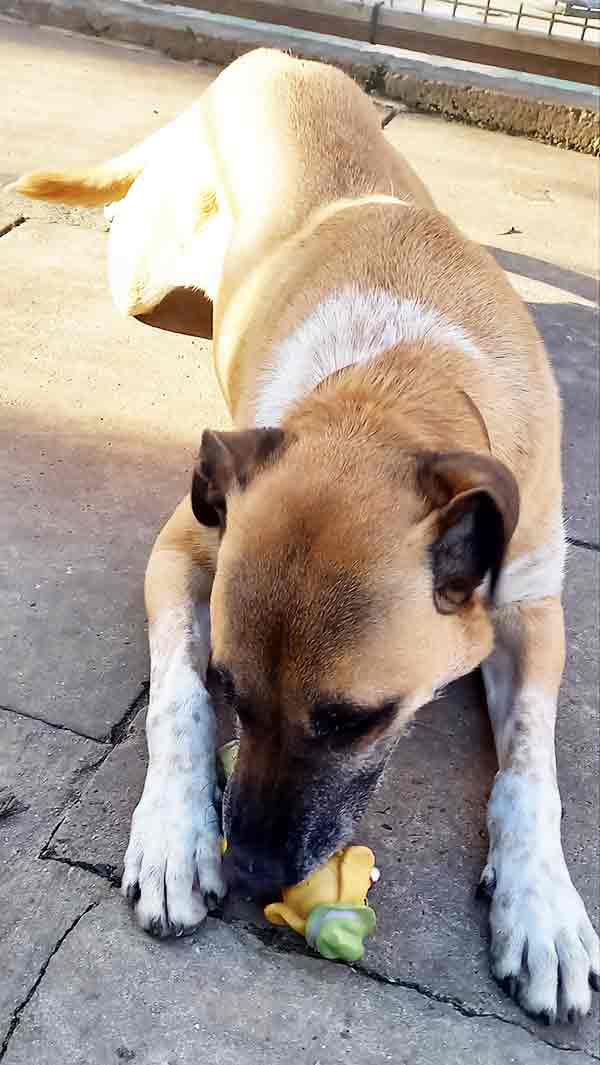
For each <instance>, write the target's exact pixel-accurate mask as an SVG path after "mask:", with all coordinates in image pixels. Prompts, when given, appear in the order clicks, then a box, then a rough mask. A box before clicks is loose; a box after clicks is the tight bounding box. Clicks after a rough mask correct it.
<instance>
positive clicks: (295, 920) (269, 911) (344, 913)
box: [219, 742, 379, 963]
mask: <svg viewBox="0 0 600 1065" xmlns="http://www.w3.org/2000/svg"><path fill="white" fill-rule="evenodd" d="M236 754H237V750H236V745H235V743H233V742H232V743H228V744H225V747H222V748H221V749H220V751H219V761H220V763H221V767H222V769H223V771H224V774H225V776H227V777H229V776H230V775H231V773H232V772H233V768H234V765H235V756H236ZM225 847H226V843H224V848H225ZM378 879H379V870H378V869H377V868H376V866H375V856H374V854H373V851H371V850H370V849H369V848H368V847H354V846H353V847H346V849H345V850H342V851H338V852H337V854H334V855H333V857H332V858H330V859H329V861H328V862H326V863H325V865H323V866H321V868H320V869H317V870H316V871H315V872H314V873H312V874H311V876H309V877H307V879H306V880H303V881H302V882H301V883H300V884H296V885H295V886H294V887H290V888H285V889H284V891H283V900H282V901H281V902H271V903H269V905H268V906H266V907H265V911H264V913H265V917H266V918H267V920H268V921H270V922H271V924H275V925H288V926H289V928H293V929H294V931H295V932H297V933H298V934H299V935H301V936H304V938H305V939H306V942H307V943H308V945H309V946H310V947H312V948H313V950H316V951H318V953H319V954H321V955H322V957H323V958H328V959H330V960H332V961H345V962H349V963H352V962H357V961H360V959H361V958H362V956H363V954H364V949H365V948H364V941H365V939H366V937H367V936H370V935H372V934H373V932H374V931H375V927H376V924H377V918H376V916H375V911H374V910H373V908H372V907H371V906H369V905H368V904H367V895H368V892H369V888H370V887H371V885H372V884H374V883H376V881H377V880H378Z"/></svg>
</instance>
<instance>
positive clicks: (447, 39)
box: [171, 0, 600, 85]
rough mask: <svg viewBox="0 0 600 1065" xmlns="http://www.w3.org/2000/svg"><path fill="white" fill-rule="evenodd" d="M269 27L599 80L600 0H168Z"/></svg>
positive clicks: (593, 82) (578, 79)
mask: <svg viewBox="0 0 600 1065" xmlns="http://www.w3.org/2000/svg"><path fill="white" fill-rule="evenodd" d="M171 2H173V3H178V4H188V5H189V6H192V7H198V8H203V9H204V10H205V11H212V12H215V13H219V14H223V15H234V16H238V17H240V18H249V19H254V20H258V21H259V22H268V23H270V24H271V25H273V26H286V27H290V28H294V29H300V30H305V31H308V32H310V33H320V34H326V35H328V36H336V37H347V38H351V39H353V40H355V41H368V42H369V43H370V44H375V45H381V46H383V47H385V48H388V49H389V48H400V49H404V50H407V51H412V52H425V53H427V54H429V55H435V56H441V57H447V58H449V59H459V60H464V61H466V62H470V63H480V64H484V65H491V66H495V67H505V68H508V69H511V70H519V71H524V72H526V73H530V74H541V75H543V76H544V77H550V78H562V79H564V80H568V81H576V82H580V83H585V84H587V85H598V82H599V80H600V47H599V44H600V21H599V18H598V16H599V15H600V0H498V2H497V3H494V2H493V0H171Z"/></svg>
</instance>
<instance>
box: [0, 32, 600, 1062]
mask: <svg viewBox="0 0 600 1065" xmlns="http://www.w3.org/2000/svg"><path fill="white" fill-rule="evenodd" d="M0 26H1V32H0V42H1V43H0V67H1V69H2V71H3V86H4V92H3V93H2V96H1V97H0V109H1V115H2V119H1V123H0V136H1V137H2V141H3V144H2V152H1V154H0V167H1V168H2V169H1V172H0V181H1V182H3V183H4V182H5V181H8V180H10V179H11V178H13V177H15V176H16V175H17V174H18V173H20V172H21V171H23V170H26V169H28V168H31V167H34V166H40V165H52V164H56V165H57V166H58V165H60V166H63V165H65V164H76V163H84V162H88V161H100V160H103V159H104V158H106V157H108V156H109V155H111V154H113V153H115V152H117V151H119V150H121V149H123V148H125V147H126V146H128V145H130V144H131V143H132V142H133V141H134V140H136V139H137V138H139V137H141V136H142V135H144V134H146V133H147V132H149V131H151V130H153V129H155V128H157V127H158V126H159V125H160V124H162V123H163V122H165V121H167V120H168V119H170V118H171V117H172V116H173V115H175V114H176V113H177V112H178V111H179V110H180V109H182V108H183V107H184V106H186V105H187V104H188V102H189V101H190V100H191V99H192V98H193V97H194V96H196V95H197V94H198V93H199V92H200V91H201V90H202V88H203V87H204V86H205V85H206V84H207V83H208V81H209V80H210V79H211V78H212V77H214V75H215V70H214V69H211V68H208V67H197V66H193V65H185V64H177V63H174V62H172V61H169V60H166V59H160V58H157V57H155V56H152V55H149V54H147V53H143V52H137V51H133V50H131V49H126V48H124V47H119V46H116V45H104V44H102V43H100V42H90V41H88V40H83V39H78V38H73V37H68V36H66V35H63V34H60V33H59V32H56V31H40V30H35V29H28V28H25V27H17V26H14V25H11V24H9V23H3V24H0ZM387 132H388V135H389V136H390V138H391V139H392V140H393V141H394V142H396V143H398V144H399V145H401V146H402V148H403V150H404V151H405V153H406V154H407V156H408V157H409V159H410V160H411V162H412V163H413V164H414V166H415V167H416V169H417V170H418V171H419V173H420V174H421V175H422V176H423V177H424V178H425V180H426V181H427V182H428V183H429V184H430V186H431V188H432V190H433V192H434V195H435V196H436V198H437V200H438V203H439V204H440V206H442V207H445V208H447V209H448V210H449V211H450V212H451V213H452V214H453V216H454V218H455V219H456V220H457V221H458V222H459V223H460V224H461V225H462V226H463V228H464V229H465V230H466V231H467V232H468V234H469V235H470V236H472V237H474V238H476V239H477V240H480V241H482V242H483V243H485V244H487V245H488V246H490V247H491V248H492V249H494V251H495V253H496V254H497V256H498V258H499V260H500V262H501V263H502V265H503V266H504V267H505V268H506V269H507V270H508V271H509V272H510V275H511V278H512V280H513V282H514V284H515V285H516V286H517V288H518V289H519V290H520V291H521V292H522V293H523V295H524V297H525V298H526V299H527V301H528V302H529V304H530V306H531V309H532V311H533V314H534V315H535V318H536V320H537V322H538V325H539V327H540V329H541V331H542V333H543V335H544V337H545V339H546V342H547V344H548V348H549V350H550V352H551V355H552V358H553V361H554V365H555V367H556V371H557V374H558V377H559V380H560V384H561V387H562V392H563V396H564V406H565V442H564V457H565V479H566V511H567V519H568V530H569V534H570V537H571V538H572V542H573V546H572V549H571V554H570V561H569V570H568V581H567V588H566V596H565V598H566V608H567V617H568V626H569V658H568V666H567V672H566V678H565V682H564V686H563V691H562V701H561V716H560V724H559V730H558V734H559V735H558V739H559V773H560V782H561V788H562V793H563V800H564V805H565V819H564V838H565V847H566V852H567V857H568V859H569V862H570V867H571V871H572V874H573V878H574V880H575V883H576V885H577V887H578V888H579V890H580V891H581V893H582V895H583V897H584V899H585V901H586V903H587V905H588V908H589V910H590V913H591V915H592V917H593V918H594V919H595V921H596V923H597V922H598V916H599V914H598V909H599V905H598V904H599V897H598V895H599V883H600V879H599V874H600V859H599V848H598V816H599V806H600V803H599V791H598V789H599V776H598V761H599V728H598V681H599V677H598V628H597V621H598V605H599V582H598V561H599V554H598V552H599V543H598V540H599V530H598V504H599V498H598V494H599V493H598V489H599V485H598V458H599V455H598V418H597V415H598V319H597V316H596V312H595V309H594V300H595V298H596V287H597V286H596V282H595V280H594V278H595V277H596V276H597V271H598V266H599V262H598V241H597V228H596V222H597V218H598V197H597V171H596V164H595V162H594V160H592V159H591V158H588V157H584V156H581V155H575V154H571V153H569V152H565V151H561V150H555V149H552V148H549V147H545V146H542V145H539V144H535V143H532V142H528V141H525V140H515V139H510V138H507V137H505V136H503V135H501V134H494V133H487V132H484V131H481V130H477V129H469V128H465V127H461V126H459V125H446V124H444V123H443V122H441V121H440V120H436V119H432V118H427V117H422V116H421V117H419V116H415V115H401V116H398V117H397V118H395V119H394V121H393V122H392V123H391V124H390V125H389V126H388V130H387ZM0 232H1V233H2V234H3V235H2V238H1V240H0V276H1V285H2V291H3V313H2V330H1V333H0V394H1V396H2V404H3V409H2V418H1V421H0V435H1V438H2V439H1V445H0V446H1V452H0V453H1V454H2V456H3V460H2V477H1V480H0V508H1V510H0V512H1V513H2V522H1V523H0V537H1V539H2V546H1V549H0V579H1V581H2V602H3V610H2V613H1V616H0V645H1V652H2V662H3V670H2V677H1V678H0V704H1V706H2V709H1V710H0V727H1V729H2V737H3V739H2V742H1V744H0V943H1V948H0V951H1V961H0V974H1V975H0V1043H1V1044H2V1050H1V1051H0V1058H2V1057H3V1058H4V1063H5V1065H17V1063H19V1065H84V1063H85V1065H119V1063H122V1062H134V1063H135V1065H197V1063H198V1062H209V1063H211V1065H212V1063H214V1065H249V1063H251V1062H252V1063H254V1062H260V1063H264V1065H279V1063H283V1062H286V1063H288V1062H294V1063H298V1065H342V1063H344V1065H359V1063H360V1065H375V1063H377V1065H379V1063H383V1062H393V1063H395V1065H401V1063H410V1065H414V1063H416V1065H430V1063H431V1065H433V1063H435V1065H455V1063H456V1065H458V1063H460V1065H475V1063H477V1065H479V1063H482V1065H508V1063H515V1065H517V1063H518V1065H533V1063H534V1062H535V1063H536V1065H559V1063H563V1062H564V1063H565V1065H566V1063H567V1062H569V1065H583V1063H585V1062H587V1061H589V1060H590V1059H592V1060H598V1059H600V1046H599V1043H598V1005H597V1003H596V1006H595V1012H594V1015H593V1016H592V1017H591V1018H589V1019H587V1020H586V1021H585V1022H584V1023H582V1024H581V1025H579V1026H578V1027H576V1028H570V1027H569V1028H567V1027H557V1028H553V1029H546V1028H541V1027H539V1026H538V1025H537V1024H536V1023H534V1022H533V1021H531V1020H529V1019H528V1018H527V1017H526V1016H524V1015H523V1014H522V1013H520V1011H519V1010H518V1009H517V1008H516V1007H515V1006H514V1005H513V1004H512V1003H511V1002H510V1001H509V1000H508V999H506V998H505V997H503V995H502V993H501V991H500V990H499V989H498V988H497V987H496V985H495V984H494V983H493V981H492V980H491V979H490V977H489V975H488V963H487V943H486V914H485V909H484V908H483V907H481V906H480V904H478V903H476V901H475V899H474V891H473V889H474V885H475V883H476V881H477V878H478V874H479V871H480V868H481V865H482V862H483V860H484V855H485V849H486V838H485V830H484V806H485V800H486V797H487V794H488V792H489V788H490V784H491V780H492V776H493V773H494V769H495V760H494V753H493V748H492V742H491V736H490V731H489V727H488V724H487V719H486V715H485V711H484V709H483V704H482V694H481V688H480V683H479V680H478V679H477V678H470V679H468V680H467V681H465V682H464V683H462V684H460V685H456V686H455V687H454V688H453V689H452V690H451V691H450V693H449V694H448V696H447V697H446V698H445V699H444V700H441V701H439V702H437V703H436V705H435V707H431V708H429V709H426V710H425V711H424V712H423V713H422V714H421V715H420V716H419V719H418V722H417V723H416V724H415V726H414V727H413V729H412V731H411V733H410V735H409V736H408V737H407V738H406V739H405V740H404V741H403V742H402V743H401V745H400V746H399V748H398V750H397V754H396V757H395V758H394V761H393V764H392V766H391V769H390V771H389V773H388V775H387V778H386V780H385V783H384V785H383V787H382V788H381V790H380V791H379V792H378V794H377V796H376V798H375V799H374V801H373V803H372V806H371V809H370V811H369V813H368V815H367V817H366V819H365V823H364V826H363V830H362V832H361V833H360V839H361V840H364V841H366V842H369V843H370V844H371V845H372V846H373V847H374V849H375V851H376V853H377V857H378V864H379V865H380V866H381V869H382V874H383V875H382V880H381V883H380V885H379V886H378V888H377V889H376V892H374V895H373V901H374V903H375V905H376V908H377V910H378V914H379V928H378V931H377V935H376V937H375V938H374V939H373V940H372V941H371V942H370V945H369V949H368V952H367V954H366V956H365V960H364V963H363V964H361V965H360V966H358V967H357V968H356V969H349V968H343V967H340V966H335V965H332V964H330V963H326V962H322V961H320V960H318V959H316V958H315V957H313V956H310V955H308V954H307V953H305V952H303V951H302V949H301V945H300V944H299V943H296V941H295V940H293V939H291V938H289V937H286V936H285V935H283V934H280V933H279V931H275V930H272V929H270V928H267V927H265V925H264V922H262V920H261V918H260V915H259V914H258V913H257V912H256V911H255V910H253V909H252V908H250V907H248V906H247V905H244V904H242V903H240V902H235V901H233V902H231V903H229V904H228V906H227V907H226V909H225V913H224V914H223V915H222V916H221V917H218V918H210V919H209V920H208V921H207V922H206V925H205V926H204V927H203V928H202V930H200V931H199V932H198V933H197V934H196V935H195V936H193V937H191V938H190V939H188V940H184V941H181V940H179V941H177V942H173V943H164V942H163V943H160V942H156V941H154V940H152V939H150V938H148V937H147V936H145V935H144V934H143V933H142V932H140V931H139V930H138V929H137V928H136V927H135V925H134V924H133V923H132V920H131V918H130V915H129V913H128V911H127V909H126V908H125V906H124V904H123V902H122V901H121V898H120V896H119V894H118V892H117V890H116V887H115V885H116V883H117V882H118V879H119V875H120V867H121V855H122V853H123V849H124V846H125V843H126V838H127V831H128V823H129V819H130V816H131V813H132V810H133V808H134V806H135V803H136V800H137V797H138V795H139V792H140V788H141V784H142V779H143V772H144V762H145V746H144V740H143V717H144V710H145V705H146V695H147V687H148V683H147V678H148V662H147V655H146V645H145V627H144V618H143V608H142V578H143V572H144V566H145V561H146V557H147V555H148V552H149V549H150V546H151V543H152V539H153V537H154V535H155V534H156V532H157V530H158V529H159V527H160V525H161V522H162V521H163V520H164V518H165V517H166V516H167V515H168V514H169V513H170V511H171V509H172V508H173V506H174V504H175V503H176V501H177V500H178V499H179V497H180V496H181V495H182V494H183V492H184V491H185V489H186V487H187V484H188V481H189V470H190V463H191V459H192V455H193V453H194V451H195V449H196V448H197V445H198V440H199V436H200V432H201V429H202V428H203V427H204V426H206V425H211V426H215V425H219V424H223V423H224V421H225V415H224V411H223V406H222V403H221V400H220V399H219V397H218V394H217V389H216V385H215V381H214V378H213V375H212V371H211V368H210V360H209V344H208V342H207V341H206V340H204V339H202V338H200V337H198V336H194V335H187V336H183V335H178V334H175V333H172V332H169V331H167V330H166V329H164V328H162V329H161V328H151V327H150V326H148V325H144V324H142V323H140V322H135V321H128V320H124V319H122V318H120V317H119V316H118V314H117V312H116V311H115V310H114V309H113V307H112V306H111V303H110V299H109V295H108V291H107V286H106V282H105V253H106V239H107V238H106V227H105V225H104V220H103V217H102V215H101V214H100V212H88V213H84V212H79V211H76V210H71V209H62V208H50V207H47V206H44V205H36V204H30V203H27V202H24V201H17V199H16V198H14V199H10V198H7V197H5V198H4V199H3V200H1V201H0ZM162 324H163V325H165V324H168V320H167V319H164V320H162ZM190 328H191V329H192V331H193V327H190ZM199 328H200V327H198V331H199Z"/></svg>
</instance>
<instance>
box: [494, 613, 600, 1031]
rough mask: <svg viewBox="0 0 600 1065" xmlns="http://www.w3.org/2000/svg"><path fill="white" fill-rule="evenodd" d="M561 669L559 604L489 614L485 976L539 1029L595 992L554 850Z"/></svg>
mask: <svg viewBox="0 0 600 1065" xmlns="http://www.w3.org/2000/svg"><path fill="white" fill-rule="evenodd" d="M563 665H564V622H563V612H562V606H561V603H560V600H559V599H558V598H547V599H542V600H539V601H537V602H523V603H521V604H517V605H514V606H507V607H504V608H502V609H500V610H499V611H498V613H497V616H496V647H495V650H494V652H493V654H492V655H491V657H490V658H489V659H488V660H487V662H486V663H485V664H484V666H483V676H484V681H485V687H486V693H487V699H488V707H489V712H490V717H491V721H492V727H493V731H494V739H495V743H496V750H497V754H498V762H499V772H498V775H497V777H496V781H495V783H494V787H493V791H492V795H491V798H490V802H489V806H488V831H489V837H490V847H489V855H488V862H487V865H486V867H485V869H484V871H483V875H482V878H481V885H480V887H481V890H482V892H483V893H484V894H487V895H489V896H490V897H491V911H490V924H491V952H492V958H491V960H492V971H493V973H494V975H495V976H496V978H497V979H498V980H500V981H501V982H502V984H503V986H504V988H505V990H507V991H508V992H509V993H510V994H511V995H512V996H514V997H515V998H516V999H517V1000H518V1001H519V1003H520V1004H521V1006H522V1007H523V1008H524V1009H525V1010H526V1011H527V1012H528V1013H531V1014H534V1015H536V1016H537V1017H539V1018H540V1019H541V1020H543V1021H545V1023H547V1024H550V1023H552V1022H553V1021H555V1020H556V1018H557V1016H559V1015H560V1016H561V1017H563V1018H564V1019H568V1020H570V1021H573V1020H575V1019H576V1018H577V1017H578V1016H581V1015H583V1014H586V1013H587V1012H588V1011H589V1009H590V998H591V996H590V985H591V987H593V988H594V989H595V990H600V945H599V942H598V936H597V935H596V933H595V931H594V929H593V928H592V925H591V923H590V920H589V918H588V916H587V913H586V911H585V907H584V904H583V902H582V900H581V898H580V896H579V894H578V892H577V891H576V889H575V888H574V886H573V884H572V882H571V878H570V876H569V871H568V869H567V866H566V862H565V858H564V855H563V849H562V843H561V801H560V796H559V792H558V784H557V779H556V759H555V752H554V726H555V720H556V704H557V697H558V689H559V686H560V680H561V675H562V670H563Z"/></svg>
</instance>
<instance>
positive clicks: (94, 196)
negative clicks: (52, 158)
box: [6, 145, 146, 207]
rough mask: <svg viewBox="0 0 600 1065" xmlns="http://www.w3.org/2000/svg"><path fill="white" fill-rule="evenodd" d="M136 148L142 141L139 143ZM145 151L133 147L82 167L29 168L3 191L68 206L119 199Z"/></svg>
mask: <svg viewBox="0 0 600 1065" xmlns="http://www.w3.org/2000/svg"><path fill="white" fill-rule="evenodd" d="M139 147H140V148H141V147H142V145H140V146H139ZM144 154H145V153H140V152H139V151H138V150H137V149H136V148H133V149H132V150H131V151H130V152H126V153H125V155H119V156H117V157H116V158H115V159H110V160H109V161H108V162H107V163H104V164H102V165H101V166H93V167H89V168H88V169H83V170H66V171H64V172H60V171H54V170H33V171H32V172H31V173H30V174H24V175H23V177H20V178H19V179H18V181H15V182H14V183H13V184H12V185H8V186H7V189H6V191H7V192H20V193H21V195H22V196H29V198H30V199H32V200H53V201H55V202H57V203H68V204H70V205H71V206H72V207H102V205H103V204H106V203H114V202H115V201H116V200H122V199H123V197H124V196H126V195H127V192H128V191H129V189H130V187H131V186H132V185H133V182H134V181H135V179H136V177H138V175H139V174H141V172H142V170H143V169H144V164H145V161H146V160H145V158H144Z"/></svg>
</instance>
